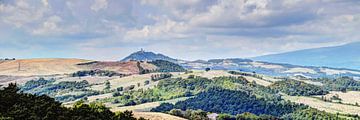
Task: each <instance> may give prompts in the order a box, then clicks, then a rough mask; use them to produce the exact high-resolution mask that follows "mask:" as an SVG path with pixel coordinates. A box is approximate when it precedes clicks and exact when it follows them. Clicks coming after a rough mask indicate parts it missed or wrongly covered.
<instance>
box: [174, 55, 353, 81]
mask: <svg viewBox="0 0 360 120" xmlns="http://www.w3.org/2000/svg"><path fill="white" fill-rule="evenodd" d="M180 65H182V66H183V67H184V68H187V69H195V70H204V69H205V68H211V69H213V70H235V71H243V72H256V73H259V74H265V75H270V76H279V77H286V76H302V77H306V78H318V77H338V76H352V77H356V78H360V70H353V69H345V68H331V67H314V66H300V65H291V64H280V63H270V62H261V61H253V60H250V59H241V58H231V59H211V60H208V61H200V60H197V61H191V62H185V63H181V64H180Z"/></svg>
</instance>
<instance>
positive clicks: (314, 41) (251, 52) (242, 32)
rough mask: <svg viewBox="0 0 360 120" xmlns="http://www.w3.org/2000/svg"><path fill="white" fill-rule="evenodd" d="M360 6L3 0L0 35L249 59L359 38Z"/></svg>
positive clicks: (239, 0)
mask: <svg viewBox="0 0 360 120" xmlns="http://www.w3.org/2000/svg"><path fill="white" fill-rule="evenodd" d="M359 5H360V2H357V1H356V0H349V1H342V0H325V1H324V0H135V1H119V0H94V1H93V2H88V1H82V0H61V1H48V0H37V1H35V0H34V1H32V0H14V1H6V0H5V2H3V3H1V4H0V26H1V27H3V26H5V27H8V26H11V27H14V28H12V29H10V30H4V29H2V30H0V37H6V38H14V39H15V37H11V36H12V35H18V33H23V36H22V38H21V37H19V38H17V39H16V41H18V42H19V43H21V42H23V41H26V40H23V39H24V38H28V37H34V39H39V40H36V41H31V42H33V43H34V44H38V45H39V46H43V47H46V45H49V44H43V43H41V42H38V41H42V40H48V38H51V40H54V39H56V40H57V39H66V40H64V42H67V43H63V44H64V45H69V44H76V45H75V46H78V47H83V48H88V49H91V50H93V51H95V50H96V49H98V48H101V47H108V46H112V47H114V46H118V47H126V48H128V49H130V48H136V47H144V48H150V49H152V50H157V51H158V52H162V51H165V52H166V53H170V54H172V55H173V56H176V55H177V54H179V55H181V57H186V56H191V55H188V53H194V54H193V55H194V56H199V57H201V58H205V57H206V56H209V57H213V56H216V55H221V56H218V57H226V56H231V57H247V56H255V55H260V54H268V53H277V52H285V51H291V50H298V49H304V48H313V47H322V46H331V45H335V44H344V43H348V42H354V41H359V40H360V35H358V33H357V31H360V15H359V14H358V13H359V12H360V7H358V6H359ZM39 36H41V37H39ZM75 40H76V41H81V42H73V41H75ZM3 41H4V40H3ZM49 41H50V39H49ZM5 42H6V41H5ZM80 43H81V44H80ZM60 45H61V44H60ZM162 46H165V47H162ZM16 47H17V46H16V45H14V48H16ZM21 47H22V46H21ZM174 48H176V49H174ZM0 49H1V48H0ZM114 49H116V50H120V49H118V48H116V47H115V48H114ZM178 49H181V50H182V51H181V52H177V51H176V50H178ZM102 50H103V53H106V50H111V49H102ZM122 50H124V49H122ZM132 50H133V49H132ZM127 51H129V50H127ZM189 51H191V52H189ZM217 51H221V52H222V53H219V54H217V53H216V52H217ZM99 54H100V53H99ZM98 56H100V55H98ZM195 59H196V58H195Z"/></svg>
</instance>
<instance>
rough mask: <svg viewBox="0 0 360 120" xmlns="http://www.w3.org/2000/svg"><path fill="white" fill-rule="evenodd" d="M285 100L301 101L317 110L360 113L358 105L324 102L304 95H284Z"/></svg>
mask: <svg viewBox="0 0 360 120" xmlns="http://www.w3.org/2000/svg"><path fill="white" fill-rule="evenodd" d="M283 98H284V99H286V100H290V101H292V102H296V103H303V104H305V105H309V106H310V107H312V108H316V109H318V110H324V111H326V112H330V113H343V114H358V115H360V107H357V106H352V105H344V104H339V103H331V102H324V101H322V100H319V99H317V98H312V97H305V96H284V97H283Z"/></svg>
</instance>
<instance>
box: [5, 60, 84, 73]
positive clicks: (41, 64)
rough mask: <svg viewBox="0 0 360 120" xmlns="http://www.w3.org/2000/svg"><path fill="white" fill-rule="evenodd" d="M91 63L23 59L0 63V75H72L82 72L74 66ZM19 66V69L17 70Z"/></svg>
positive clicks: (80, 68)
mask: <svg viewBox="0 0 360 120" xmlns="http://www.w3.org/2000/svg"><path fill="white" fill-rule="evenodd" d="M85 62H91V60H83V59H26V60H25V59H24V60H11V61H5V62H2V63H0V75H13V76H32V75H54V74H65V73H73V72H76V71H80V70H84V69H85V68H82V67H80V66H77V65H76V64H79V63H85ZM19 64H20V69H19Z"/></svg>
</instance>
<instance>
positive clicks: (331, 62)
mask: <svg viewBox="0 0 360 120" xmlns="http://www.w3.org/2000/svg"><path fill="white" fill-rule="evenodd" d="M252 59H253V60H259V61H267V62H275V63H288V64H295V65H305V66H327V67H336V68H349V69H360V42H358V43H350V44H346V45H342V46H335V47H323V48H315V49H306V50H300V51H294V52H287V53H281V54H273V55H265V56H260V57H255V58H252Z"/></svg>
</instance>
